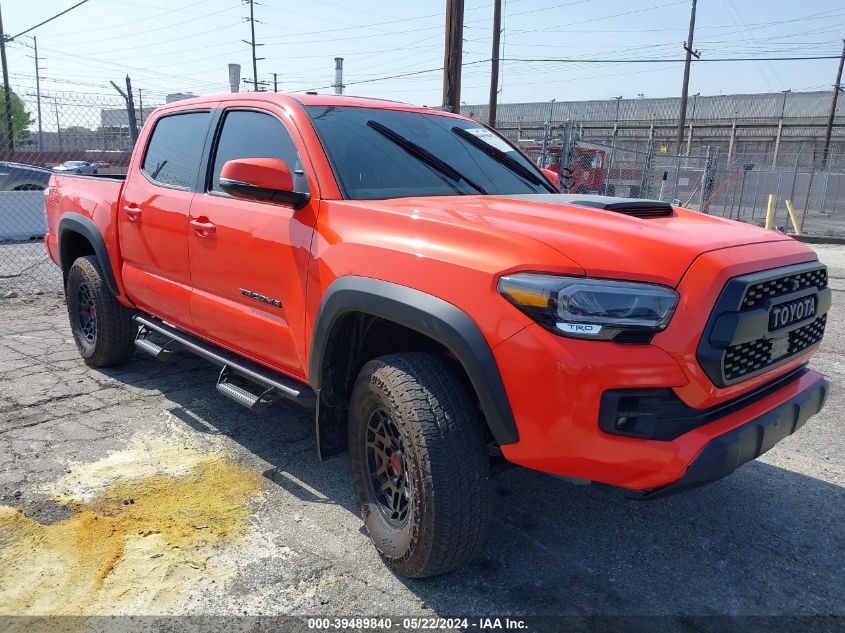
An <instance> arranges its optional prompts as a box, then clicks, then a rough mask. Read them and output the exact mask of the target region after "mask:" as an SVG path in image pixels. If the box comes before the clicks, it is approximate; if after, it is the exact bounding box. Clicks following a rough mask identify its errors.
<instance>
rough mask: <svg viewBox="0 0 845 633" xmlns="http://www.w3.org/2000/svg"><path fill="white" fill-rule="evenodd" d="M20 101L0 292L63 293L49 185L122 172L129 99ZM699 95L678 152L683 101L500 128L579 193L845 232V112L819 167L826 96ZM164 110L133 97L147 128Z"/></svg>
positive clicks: (1, 200) (477, 110) (7, 183)
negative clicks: (49, 231) (48, 244)
mask: <svg viewBox="0 0 845 633" xmlns="http://www.w3.org/2000/svg"><path fill="white" fill-rule="evenodd" d="M17 96H18V98H19V99H20V102H21V105H22V108H20V109H19V110H20V112H18V114H17V115H16V116H18V117H19V118H20V120H17V121H15V137H14V138H15V149H14V150H8V149H0V163H2V166H3V169H2V170H0V174H3V175H0V292H5V291H7V290H8V289H15V288H18V289H24V288H30V289H32V288H40V287H44V288H46V289H50V288H53V287H55V288H61V283H62V280H61V274H60V273H59V272H58V270H57V269H56V268H55V267H54V266H52V265H50V264H49V262H48V261H47V256H46V252H45V250H44V245H43V243H40V242H39V240H40V239H41V238H42V236H43V234H44V232H45V229H46V227H45V225H44V213H43V196H42V191H41V190H43V188H44V187H45V186H46V184H47V181H48V180H49V177H50V173H51V170H53V169H55V168H56V167H58V166H62V165H63V166H64V168H65V169H71V170H74V169H75V170H79V171H82V172H83V173H90V172H91V171H96V172H97V173H100V174H116V173H125V171H126V168H127V166H128V162H129V158H130V155H131V150H132V141H131V136H130V131H129V117H128V114H127V110H126V103H125V101H124V100H123V99H122V98H121V97H120V96H119V95H117V94H115V95H114V96H113V97H111V96H107V95H92V94H87V93H75V92H47V91H42V92H41V93H40V95H39V94H37V93H35V92H30V91H22V92H20V93H19V94H18V95H17ZM693 97H694V99H693V98H691V103H690V112H689V115H688V126H687V129H686V130H685V139H684V142H683V143H682V144H681V145H680V146H678V145H677V141H676V136H677V128H676V119H675V117H676V116H677V99H674V100H673V99H627V100H626V99H622V100H611V101H609V102H601V101H587V102H569V103H562V102H556V103H554V104H549V103H539V104H538V103H535V104H502V105H500V106H499V118H498V125H497V127H498V129H499V131H500V132H501V133H503V134H504V135H505V136H507V137H509V138H510V139H512V140H513V141H514V142H515V143H516V144H518V145H519V146H520V147H521V148H522V149H523V151H525V152H526V153H528V154H529V156H531V157H532V158H533V159H534V160H536V161H538V162H539V163H542V164H543V165H546V166H552V167H553V168H554V166H555V165H557V166H558V168H560V167H561V165H564V169H565V171H566V173H564V177H563V183H564V186H566V187H567V190H569V191H572V192H580V193H583V192H591V193H600V194H608V195H616V196H627V197H646V198H656V199H660V200H668V201H672V202H674V203H675V204H680V205H682V206H688V207H691V208H693V209H697V210H700V211H702V212H706V213H710V214H713V215H720V216H723V217H727V218H732V219H736V220H740V221H745V222H752V223H756V224H762V223H763V222H765V212H766V207H767V203H768V198H769V194H772V195H774V196H775V200H776V206H775V209H776V213H775V224H776V226H778V227H782V228H785V229H789V230H793V229H792V228H791V227H790V223H789V221H788V219H787V214H786V208H785V206H784V203H785V201H786V200H787V199H788V200H790V201H792V203H793V205H794V207H795V209H796V211H797V213H798V215H799V216H800V218H801V227H800V228H801V229H803V231H804V232H805V233H808V234H812V235H829V236H838V237H845V118H843V116H842V114H841V113H838V114H837V115H836V118H835V120H834V127H833V134H832V139H833V140H832V144H831V146H830V153H829V157H828V160H827V162H826V164H825V165H824V168H822V166H821V160H820V159H821V156H822V147H823V145H822V144H823V137H824V118H825V117H824V115H825V111H826V110H825V108H826V107H828V104H829V93H773V94H768V95H733V96H720V97H696V96H695V95H694V96H693ZM39 102H40V103H39ZM157 105H159V104H158V103H157V102H156V103H153V102H147V103H144V102H141V103H137V102H136V111H137V119H138V122H139V124H143V122H144V121H146V119H147V118H148V117H149V115H150V113H151V112H152V111H153V109H154V108H155V107H156V106H157ZM617 109H618V111H617ZM463 113H464V114H467V115H470V116H472V117H474V118H476V119H478V120H481V121H484V120H485V119H486V106H464V108H463ZM564 138H568V139H569V144H568V146H567V147H566V149H565V150H564V147H563V145H564V143H565V141H564ZM544 148H545V152H544ZM71 163H76V165H74V164H71Z"/></svg>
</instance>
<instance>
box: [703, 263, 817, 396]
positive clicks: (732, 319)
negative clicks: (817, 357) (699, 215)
mask: <svg viewBox="0 0 845 633" xmlns="http://www.w3.org/2000/svg"><path fill="white" fill-rule="evenodd" d="M827 283H828V280H827V269H826V268H825V267H824V266H822V265H820V264H819V263H818V262H812V263H807V264H797V265H794V266H789V267H785V268H781V269H776V270H768V271H762V272H759V273H751V274H748V275H743V276H741V277H734V278H733V279H730V280H729V281H728V282H727V284H725V287H724V289H723V290H722V293H721V294H720V295H719V299H718V300H717V302H716V305H715V306H714V308H713V313H712V314H711V315H710V320H709V321H708V324H707V328H706V329H705V332H704V336H703V337H702V339H701V341H700V343H699V346H698V353H697V358H698V362H699V364H700V365H701V367H702V368H703V369H704V371H705V373H706V374H707V375H708V377H709V378H710V379H711V380H712V381H713V383H714V384H715V385H716V386H718V387H726V386H728V385H731V384H734V383H736V382H739V381H741V380H747V379H749V378H752V377H753V376H756V375H758V374H761V373H763V372H766V371H768V370H770V369H773V368H775V367H777V366H779V365H782V364H784V363H786V362H787V361H789V360H790V359H791V358H793V357H795V356H796V355H798V354H800V353H802V352H804V351H805V350H807V349H809V348H811V347H812V346H813V345H816V344H817V343H819V341H821V339H822V336H823V335H824V329H825V324H826V323H827V311H828V309H829V307H830V289H829V288H828V287H827ZM814 290H815V291H816V293H817V294H816V295H815V296H816V306H817V311H816V317H815V319H814V320H813V321H811V322H810V323H805V324H803V325H801V327H797V328H796V327H794V326H792V327H791V328H790V327H785V328H783V331H769V329H768V324H769V320H770V319H769V318H768V316H770V315H768V311H769V310H771V309H772V306H773V305H775V306H776V305H778V304H786V303H789V302H791V301H793V300H795V299H800V298H802V297H806V296H808V294H810V293H812V292H813V291H814ZM749 339H752V340H749ZM734 340H736V341H737V343H735V344H732V342H733V341H734ZM740 341H741V342H740Z"/></svg>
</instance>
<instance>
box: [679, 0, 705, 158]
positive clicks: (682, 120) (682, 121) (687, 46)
mask: <svg viewBox="0 0 845 633" xmlns="http://www.w3.org/2000/svg"><path fill="white" fill-rule="evenodd" d="M695 3H696V0H692V10H691V11H690V17H689V35H687V41H686V42H684V50H685V51H686V52H687V57H686V60H685V62H684V85H683V86H682V87H681V111H680V113H679V114H678V154H680V153H681V145H683V143H684V125H686V118H687V96H688V95H689V71H690V64H691V62H692V58H693V57H695V58H696V59H698V58H699V57H701V52H700V51H695V50H693V48H692V40H693V37H694V36H695Z"/></svg>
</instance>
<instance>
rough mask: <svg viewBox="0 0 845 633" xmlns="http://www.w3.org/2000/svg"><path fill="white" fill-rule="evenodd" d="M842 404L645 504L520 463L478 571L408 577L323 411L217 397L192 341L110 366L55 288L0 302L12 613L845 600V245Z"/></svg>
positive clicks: (844, 606)
mask: <svg viewBox="0 0 845 633" xmlns="http://www.w3.org/2000/svg"><path fill="white" fill-rule="evenodd" d="M818 251H819V254H820V257H821V258H822V260H823V261H825V262H826V263H828V265H829V266H830V267H831V285H832V287H833V289H834V308H833V311H832V314H831V318H830V320H829V325H828V334H827V337H826V339H825V342H824V345H823V347H822V351H821V353H820V354H819V355H818V356H817V358H816V360H815V361H814V362H813V365H814V366H815V367H816V368H817V369H819V370H821V371H822V372H824V373H825V374H826V375H827V376H828V378H829V379H830V381H831V383H832V393H831V398H830V400H829V402H828V405H827V408H826V409H825V411H824V412H823V413H822V414H820V415H819V416H817V417H816V418H814V419H813V420H811V422H810V423H809V424H808V425H807V426H806V427H804V429H802V430H801V431H800V432H799V433H798V434H796V435H795V436H793V437H791V438H788V439H787V440H786V441H784V442H783V443H782V444H780V445H779V446H778V447H777V448H775V449H774V450H773V451H771V452H769V453H768V454H766V455H765V456H764V457H763V458H762V459H761V460H759V461H758V462H755V463H751V464H748V465H747V466H745V467H743V468H742V469H741V470H740V471H738V472H737V473H735V474H734V475H732V476H731V477H729V478H727V479H725V480H723V481H721V482H719V483H717V484H714V485H712V486H710V487H708V488H705V489H701V490H698V491H695V492H692V493H688V494H686V495H684V496H679V497H674V498H669V499H666V500H663V501H654V502H650V503H639V502H634V501H625V500H622V499H621V498H619V497H617V496H615V495H614V494H610V493H607V492H604V491H602V490H600V489H597V488H593V487H590V486H576V485H573V484H570V483H567V482H564V481H561V480H558V479H554V478H551V477H547V476H545V475H542V474H539V473H534V472H529V471H525V470H520V469H513V470H509V471H507V472H505V473H503V474H501V475H499V476H498V477H497V478H496V479H495V481H494V487H495V492H496V494H495V506H496V507H495V514H494V516H495V520H494V522H493V527H492V534H491V536H490V540H489V543H488V545H487V547H486V549H485V551H484V553H483V555H482V556H481V557H480V558H479V559H478V560H476V561H474V562H473V563H472V564H470V565H469V566H468V567H466V568H465V569H463V570H461V571H459V572H456V573H453V574H451V575H448V576H445V577H440V578H434V579H430V580H426V581H415V582H410V581H406V580H402V579H400V578H397V577H396V576H394V575H392V574H391V573H390V572H389V571H387V569H386V568H385V567H384V566H383V565H382V564H381V562H380V561H379V559H378V557H377V555H376V554H375V552H374V550H373V548H372V547H370V545H369V542H368V540H367V537H366V536H365V535H364V534H363V533H362V532H361V522H360V520H359V519H358V517H357V516H356V514H355V504H354V499H353V492H352V487H351V485H350V481H349V476H348V462H347V459H346V458H345V457H340V458H337V459H334V460H331V461H329V462H325V463H320V462H318V461H317V460H316V457H315V451H314V441H313V439H312V435H311V428H310V424H309V421H308V419H307V417H306V416H305V415H304V414H303V412H301V411H299V410H297V409H296V408H294V407H286V406H285V405H277V406H275V407H273V408H271V409H269V410H268V411H265V412H264V413H262V414H260V415H256V414H253V413H250V412H248V411H246V410H243V409H240V408H238V407H237V405H235V404H234V403H232V402H230V401H228V400H225V399H222V398H220V397H218V396H217V395H216V393H215V390H214V382H215V379H216V369H215V368H213V367H211V366H209V365H207V364H205V363H204V362H202V361H200V360H197V359H195V358H193V357H191V356H188V355H185V356H183V357H180V358H179V359H178V360H177V361H176V362H173V363H168V364H163V363H159V362H156V361H152V360H146V359H143V358H140V357H139V358H138V359H137V360H136V361H135V362H133V363H131V364H129V365H127V366H125V367H121V368H119V369H113V370H107V371H96V370H92V369H89V368H87V367H86V366H85V365H84V364H83V363H82V362H81V361H80V359H79V358H78V356H77V354H76V350H75V348H74V346H73V344H72V342H71V340H70V334H69V330H68V326H67V317H66V314H65V308H64V303H63V301H62V299H61V298H60V297H58V296H57V295H56V293H55V291H50V292H48V294H44V295H41V296H33V297H27V296H22V297H19V298H16V299H10V300H5V301H2V302H0V332H2V335H0V614H86V615H89V614H187V613H190V614H200V613H201V614H242V613H247V614H309V615H315V614H337V615H350V614H358V615H376V614H383V615H411V614H419V615H433V614H440V615H444V616H449V615H454V614H572V615H586V614H600V615H617V614H673V613H681V614H725V615H744V614H751V615H754V614H840V615H843V616H845V554H843V552H845V527H843V526H845V487H844V486H845V435H843V432H842V431H843V428H842V411H843V409H845V356H843V354H845V312H843V308H842V301H843V293H845V247H819V249H818Z"/></svg>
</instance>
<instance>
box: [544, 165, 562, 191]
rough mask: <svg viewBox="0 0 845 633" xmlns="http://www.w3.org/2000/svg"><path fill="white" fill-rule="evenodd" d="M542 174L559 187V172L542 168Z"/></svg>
mask: <svg viewBox="0 0 845 633" xmlns="http://www.w3.org/2000/svg"><path fill="white" fill-rule="evenodd" d="M541 171H542V172H543V174H544V175H545V176H546V178H548V179H549V180H551V181H552V183H553V184H554V186H555V187H557V188H558V189H560V174H559V173H557V172H556V171H552V170H551V169H543V170H541Z"/></svg>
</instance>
